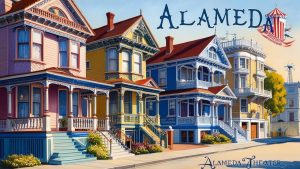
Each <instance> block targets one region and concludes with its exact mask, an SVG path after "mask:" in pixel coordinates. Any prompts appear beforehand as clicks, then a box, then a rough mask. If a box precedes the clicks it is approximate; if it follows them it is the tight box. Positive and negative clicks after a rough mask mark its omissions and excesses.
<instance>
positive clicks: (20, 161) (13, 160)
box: [2, 154, 41, 168]
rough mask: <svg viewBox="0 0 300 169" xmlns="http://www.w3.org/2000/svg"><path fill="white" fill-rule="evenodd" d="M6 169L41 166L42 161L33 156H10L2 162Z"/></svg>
mask: <svg viewBox="0 0 300 169" xmlns="http://www.w3.org/2000/svg"><path fill="white" fill-rule="evenodd" d="M2 165H3V167H5V168H22V167H33V166H38V165H41V161H40V160H39V159H38V158H36V157H34V156H33V155H16V154H14V155H10V156H8V158H7V159H6V160H3V161H2Z"/></svg>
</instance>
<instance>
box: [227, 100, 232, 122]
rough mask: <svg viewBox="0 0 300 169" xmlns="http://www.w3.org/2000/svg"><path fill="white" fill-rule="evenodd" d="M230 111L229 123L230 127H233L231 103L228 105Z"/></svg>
mask: <svg viewBox="0 0 300 169" xmlns="http://www.w3.org/2000/svg"><path fill="white" fill-rule="evenodd" d="M228 109H229V110H228V111H229V114H228V116H229V117H228V118H229V125H230V127H232V106H231V105H230V104H229V105H228Z"/></svg>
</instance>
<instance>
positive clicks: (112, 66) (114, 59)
mask: <svg viewBox="0 0 300 169" xmlns="http://www.w3.org/2000/svg"><path fill="white" fill-rule="evenodd" d="M107 60H108V64H107V71H109V72H110V71H111V72H115V71H118V53H117V49H116V48H109V49H108V50H107Z"/></svg>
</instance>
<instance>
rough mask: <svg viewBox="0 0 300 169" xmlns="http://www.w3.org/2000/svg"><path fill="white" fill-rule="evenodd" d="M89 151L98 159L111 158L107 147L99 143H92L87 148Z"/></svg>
mask: <svg viewBox="0 0 300 169" xmlns="http://www.w3.org/2000/svg"><path fill="white" fill-rule="evenodd" d="M87 152H88V153H90V154H93V155H94V156H96V157H97V159H98V160H101V159H102V160H105V159H109V156H108V153H107V150H106V148H105V147H101V146H99V145H90V146H89V147H88V148H87Z"/></svg>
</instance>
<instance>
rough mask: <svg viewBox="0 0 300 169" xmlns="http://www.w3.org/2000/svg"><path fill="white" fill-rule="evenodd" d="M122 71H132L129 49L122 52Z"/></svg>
mask: <svg viewBox="0 0 300 169" xmlns="http://www.w3.org/2000/svg"><path fill="white" fill-rule="evenodd" d="M122 72H124V73H128V72H130V54H129V52H127V51H123V52H122Z"/></svg>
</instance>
